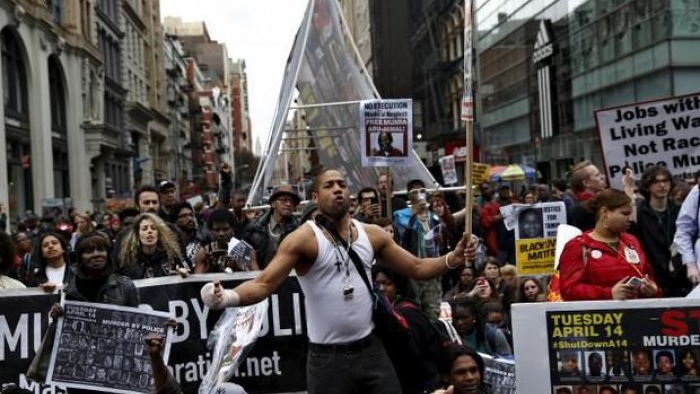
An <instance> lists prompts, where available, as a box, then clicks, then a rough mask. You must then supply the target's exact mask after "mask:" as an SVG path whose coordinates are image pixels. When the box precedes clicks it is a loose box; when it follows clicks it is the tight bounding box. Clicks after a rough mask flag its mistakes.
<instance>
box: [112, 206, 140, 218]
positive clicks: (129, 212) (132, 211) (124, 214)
mask: <svg viewBox="0 0 700 394" xmlns="http://www.w3.org/2000/svg"><path fill="white" fill-rule="evenodd" d="M140 213H141V212H140V211H139V210H138V208H135V207H127V208H124V209H122V210H121V211H119V215H117V216H119V221H120V222H123V221H124V219H126V218H130V217H137V216H139V215H140Z"/></svg>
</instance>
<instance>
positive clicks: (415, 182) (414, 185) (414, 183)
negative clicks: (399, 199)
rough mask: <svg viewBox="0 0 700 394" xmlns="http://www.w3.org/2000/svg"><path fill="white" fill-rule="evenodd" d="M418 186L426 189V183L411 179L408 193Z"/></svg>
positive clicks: (407, 187)
mask: <svg viewBox="0 0 700 394" xmlns="http://www.w3.org/2000/svg"><path fill="white" fill-rule="evenodd" d="M416 186H418V187H425V182H423V181H422V180H420V179H411V180H410V181H408V184H406V191H407V192H408V191H410V190H411V189H413V188H414V187H416Z"/></svg>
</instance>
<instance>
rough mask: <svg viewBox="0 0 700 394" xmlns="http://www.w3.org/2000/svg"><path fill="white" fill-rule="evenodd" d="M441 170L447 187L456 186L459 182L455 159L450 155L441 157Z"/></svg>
mask: <svg viewBox="0 0 700 394" xmlns="http://www.w3.org/2000/svg"><path fill="white" fill-rule="evenodd" d="M438 161H439V162H440V170H441V171H442V181H443V183H444V184H445V185H456V184H457V182H458V180H457V167H456V166H455V157H454V156H452V155H448V156H445V157H441V158H440V159H439V160H438Z"/></svg>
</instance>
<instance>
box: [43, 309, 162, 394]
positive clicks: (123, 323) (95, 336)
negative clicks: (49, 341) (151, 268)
mask: <svg viewBox="0 0 700 394" xmlns="http://www.w3.org/2000/svg"><path fill="white" fill-rule="evenodd" d="M63 311H64V314H63V317H62V318H61V319H59V321H58V326H57V328H56V340H55V342H54V347H53V352H52V354H51V362H50V364H49V371H48V376H47V378H48V382H50V383H52V384H58V385H63V386H66V387H69V388H70V387H72V388H80V389H87V390H97V391H105V392H110V393H149V392H152V390H153V387H152V381H153V379H152V376H151V375H152V374H151V363H150V358H149V355H148V351H147V349H145V346H144V338H146V336H147V335H148V334H150V333H158V334H163V335H164V336H165V343H164V349H163V359H164V360H165V362H166V363H167V361H168V355H169V353H170V340H171V338H172V335H171V332H170V331H171V329H168V328H166V322H167V321H168V314H167V313H164V312H154V311H145V310H141V309H137V308H131V307H123V306H115V305H106V304H92V303H86V302H74V301H66V302H65V304H64V306H63Z"/></svg>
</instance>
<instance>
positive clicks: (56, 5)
mask: <svg viewBox="0 0 700 394" xmlns="http://www.w3.org/2000/svg"><path fill="white" fill-rule="evenodd" d="M45 2H46V8H48V9H49V12H50V13H51V16H53V21H54V22H56V23H59V24H60V23H61V21H62V20H63V1H62V0H45Z"/></svg>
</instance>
